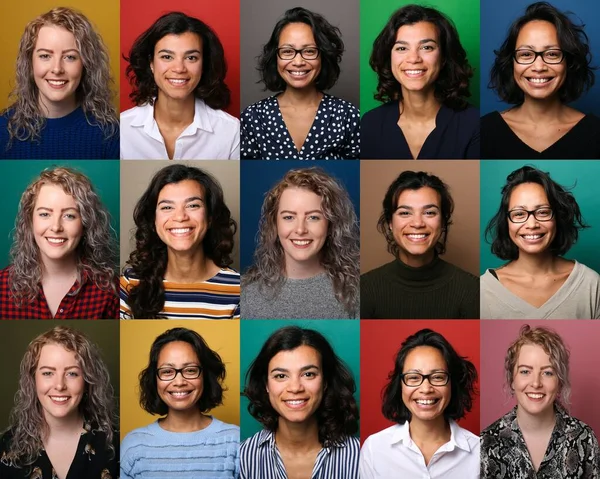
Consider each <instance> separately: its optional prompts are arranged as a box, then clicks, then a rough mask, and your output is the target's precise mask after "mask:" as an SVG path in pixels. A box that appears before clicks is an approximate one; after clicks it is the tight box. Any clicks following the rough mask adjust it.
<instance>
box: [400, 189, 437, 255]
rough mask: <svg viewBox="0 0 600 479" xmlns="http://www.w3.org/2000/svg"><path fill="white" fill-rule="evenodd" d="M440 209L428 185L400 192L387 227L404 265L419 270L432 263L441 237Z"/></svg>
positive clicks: (435, 196)
mask: <svg viewBox="0 0 600 479" xmlns="http://www.w3.org/2000/svg"><path fill="white" fill-rule="evenodd" d="M441 208H442V207H441V197H440V194H439V193H438V192H437V191H436V190H434V189H433V188H430V187H429V186H424V187H423V188H419V189H418V190H404V191H403V192H402V193H400V196H398V203H397V206H396V211H395V212H394V214H393V215H392V221H391V222H390V224H389V227H390V228H391V230H392V234H393V236H394V240H395V241H396V243H397V244H398V247H399V255H400V260H401V261H402V262H403V263H405V264H407V265H409V266H414V267H418V266H423V265H425V264H428V263H430V262H431V261H433V258H434V256H435V245H436V244H437V242H438V241H439V239H440V237H441V235H442V210H441Z"/></svg>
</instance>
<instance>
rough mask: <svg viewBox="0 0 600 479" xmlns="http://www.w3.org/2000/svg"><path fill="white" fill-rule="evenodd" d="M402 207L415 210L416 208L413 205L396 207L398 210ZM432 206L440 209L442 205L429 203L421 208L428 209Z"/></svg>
mask: <svg viewBox="0 0 600 479" xmlns="http://www.w3.org/2000/svg"><path fill="white" fill-rule="evenodd" d="M400 208H403V209H405V210H411V211H412V210H414V208H413V207H412V206H408V205H398V207H397V208H396V211H397V210H399V209H400ZM431 208H435V209H438V210H439V209H440V207H439V206H438V205H434V204H433V203H431V204H428V205H424V206H423V207H422V208H421V209H422V210H428V209H431Z"/></svg>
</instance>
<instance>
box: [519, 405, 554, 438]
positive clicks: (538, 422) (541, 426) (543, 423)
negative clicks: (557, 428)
mask: <svg viewBox="0 0 600 479" xmlns="http://www.w3.org/2000/svg"><path fill="white" fill-rule="evenodd" d="M517 423H518V424H519V428H520V429H521V431H522V432H525V433H527V432H535V433H539V432H541V431H547V430H548V429H549V430H552V429H554V425H555V424H556V414H555V413H554V407H548V408H546V410H545V411H542V412H541V413H539V414H529V413H528V412H527V411H525V410H524V409H523V408H521V407H517Z"/></svg>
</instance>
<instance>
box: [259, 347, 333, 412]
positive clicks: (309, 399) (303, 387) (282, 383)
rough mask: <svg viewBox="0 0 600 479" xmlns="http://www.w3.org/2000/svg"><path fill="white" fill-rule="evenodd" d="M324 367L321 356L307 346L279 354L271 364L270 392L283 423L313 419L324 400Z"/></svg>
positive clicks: (268, 385) (268, 381) (268, 390)
mask: <svg viewBox="0 0 600 479" xmlns="http://www.w3.org/2000/svg"><path fill="white" fill-rule="evenodd" d="M321 367H322V366H321V355H320V354H319V353H318V352H317V350H316V349H314V348H312V347H310V346H306V345H302V346H299V347H297V348H296V349H292V350H289V351H280V352H279V353H277V354H276V355H275V356H273V358H272V359H271V361H269V367H268V373H267V374H268V378H267V392H268V393H269V401H270V402H271V406H273V409H275V411H276V412H277V414H279V421H280V423H281V421H288V422H294V423H302V422H306V421H308V420H313V419H314V414H315V412H316V411H317V409H318V408H319V406H320V404H321V400H322V399H323V391H324V389H323V387H324V384H323V371H322V369H321Z"/></svg>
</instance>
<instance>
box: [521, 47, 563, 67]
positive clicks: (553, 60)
mask: <svg viewBox="0 0 600 479" xmlns="http://www.w3.org/2000/svg"><path fill="white" fill-rule="evenodd" d="M537 57H542V60H544V62H545V63H548V64H549V65H555V64H557V63H560V62H562V61H563V60H564V58H565V53H564V52H563V51H562V50H560V49H558V48H550V49H548V50H544V51H542V52H536V51H534V50H529V49H519V50H515V52H514V53H513V58H514V59H515V61H516V62H517V63H519V64H521V65H531V64H532V63H533V62H535V61H536V59H537Z"/></svg>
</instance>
